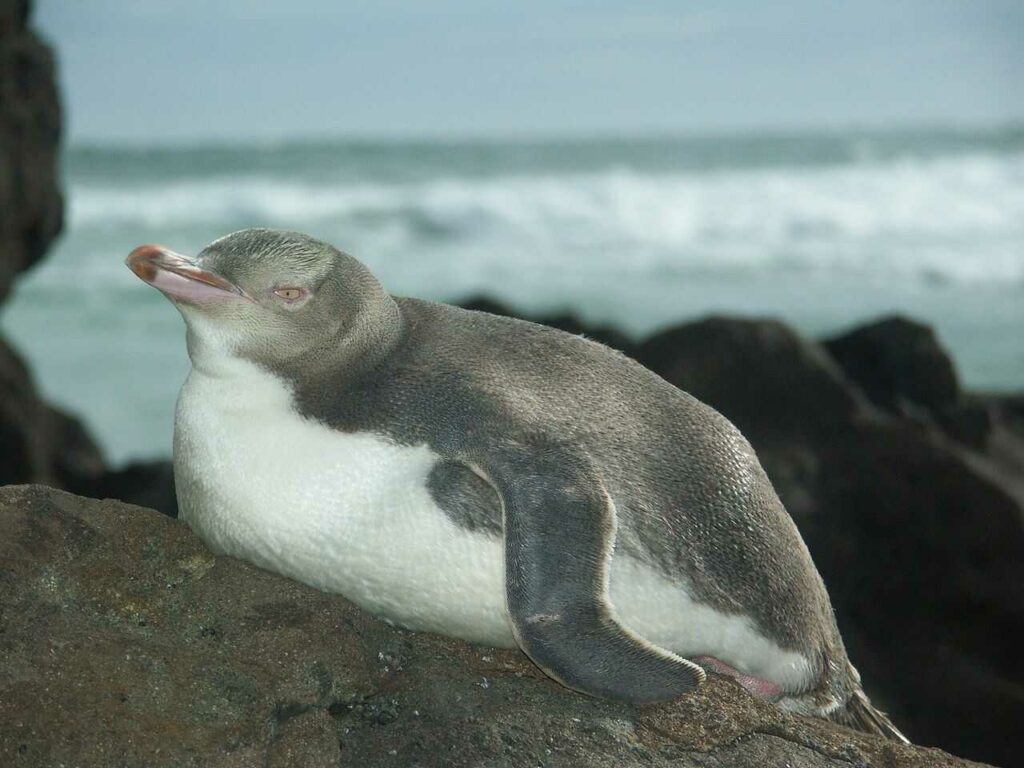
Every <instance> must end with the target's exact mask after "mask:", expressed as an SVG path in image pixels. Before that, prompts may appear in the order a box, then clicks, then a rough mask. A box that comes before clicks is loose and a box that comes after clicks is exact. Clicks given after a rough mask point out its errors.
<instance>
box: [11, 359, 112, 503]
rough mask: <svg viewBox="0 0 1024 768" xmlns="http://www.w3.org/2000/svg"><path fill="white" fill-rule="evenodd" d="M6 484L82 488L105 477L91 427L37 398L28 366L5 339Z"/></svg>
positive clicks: (101, 458)
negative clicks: (86, 426) (102, 476)
mask: <svg viewBox="0 0 1024 768" xmlns="http://www.w3.org/2000/svg"><path fill="white" fill-rule="evenodd" d="M0 457H2V459H0V483H2V484H9V483H45V484H47V485H55V486H59V487H64V486H82V485H85V484H89V483H92V482H94V481H95V480H96V479H97V478H98V477H99V476H100V475H101V474H102V473H103V472H104V465H103V457H102V455H101V453H100V450H99V448H98V447H97V446H96V444H95V443H94V442H93V441H92V439H91V438H90V437H89V435H88V433H87V432H86V431H85V428H84V427H83V426H82V425H81V424H80V423H79V422H78V421H77V420H76V419H74V418H72V417H71V416H69V415H67V414H66V413H64V412H62V411H60V410H58V409H57V408H54V407H53V406H50V405H48V404H47V403H45V402H44V401H43V400H42V399H40V398H39V396H38V395H37V394H36V391H35V386H34V385H33V382H32V378H31V376H30V374H29V371H28V368H27V367H26V366H25V363H24V362H23V361H22V360H21V358H20V357H19V356H18V355H17V353H16V352H15V351H14V350H13V349H11V348H10V347H9V346H8V345H7V344H6V343H4V341H3V340H2V339H0Z"/></svg>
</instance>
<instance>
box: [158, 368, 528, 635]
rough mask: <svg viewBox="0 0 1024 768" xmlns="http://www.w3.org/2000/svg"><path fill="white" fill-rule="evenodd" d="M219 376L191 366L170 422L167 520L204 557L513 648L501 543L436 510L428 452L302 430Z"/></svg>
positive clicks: (249, 379)
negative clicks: (170, 516)
mask: <svg viewBox="0 0 1024 768" xmlns="http://www.w3.org/2000/svg"><path fill="white" fill-rule="evenodd" d="M230 368H231V374H232V375H223V372H220V371H219V372H218V375H207V374H204V373H201V372H199V371H197V370H195V369H193V371H192V372H191V373H190V374H189V378H188V380H187V381H186V383H185V386H184V387H183V388H182V392H181V395H180V397H179V399H178V407H177V414H176V419H175V438H174V472H175V481H176V484H177V487H178V495H179V504H180V507H181V517H182V519H183V520H185V521H186V522H187V523H188V524H189V525H190V526H191V527H192V529H193V530H194V531H195V532H196V533H197V534H198V535H199V536H200V537H201V538H202V539H203V540H204V541H205V542H206V543H207V544H208V545H209V546H210V547H211V549H213V550H214V551H216V552H218V553H222V554H227V555H231V556H234V557H238V558H239V559H242V560H247V561H249V562H252V563H254V564H256V565H259V566H260V567H263V568H265V569H267V570H270V571H274V572H276V573H280V574H282V575H284V576H288V577H290V578H293V579H296V580H298V581H301V582H303V583H305V584H308V585H309V586H312V587H316V588H318V589H322V590H325V591H329V592H337V593H340V594H343V595H345V596H346V597H348V598H349V599H350V600H352V601H353V602H355V603H357V604H358V605H360V606H362V607H363V608H365V609H366V610H368V611H370V612H372V613H374V614H376V615H378V616H381V617H382V618H385V619H387V620H388V621H390V622H392V623H395V624H399V625H401V626H405V627H408V628H411V629H419V630H425V631H431V632H438V633H441V634H446V635H452V636H456V637H463V638H465V639H468V640H471V641H474V642H479V643H484V644H487V645H495V646H500V647H513V646H514V645H515V639H514V637H513V634H512V625H511V623H510V620H509V618H508V616H507V613H506V611H505V596H504V595H505V590H504V578H505V574H504V558H503V555H502V542H501V540H500V538H498V537H493V536H487V535H485V534H480V533H473V532H470V531H467V530H465V529H462V528H460V527H458V526H457V525H456V524H455V523H454V522H452V521H451V520H450V518H449V517H448V516H447V515H446V514H445V512H444V511H443V510H442V509H441V508H440V507H438V506H437V504H436V503H435V502H434V500H433V498H432V497H431V495H430V492H429V490H428V487H427V477H428V475H429V473H430V470H431V468H432V467H433V466H434V464H435V463H436V462H437V456H436V454H434V453H433V452H432V451H431V450H430V449H429V448H427V447H426V446H416V447H409V446H403V445H397V444H395V443H393V442H391V441H389V440H388V439H387V438H386V437H384V436H382V435H378V434H374V433H369V432H360V433H346V432H339V431H336V430H333V429H330V428H329V427H327V426H325V425H323V424H320V423H317V422H314V421H311V420H308V419H305V418H303V417H301V416H300V415H298V414H297V413H296V412H295V411H294V410H293V408H292V407H291V397H290V393H289V391H288V390H287V388H286V387H284V385H283V384H281V383H279V382H278V380H277V379H275V378H274V377H272V376H270V375H269V374H266V373H264V372H263V371H261V370H260V369H258V368H256V367H255V366H253V365H251V364H249V363H244V362H242V361H238V360H237V359H236V360H234V361H232V363H231V364H230Z"/></svg>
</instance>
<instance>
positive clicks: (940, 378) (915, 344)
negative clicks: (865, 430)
mask: <svg viewBox="0 0 1024 768" xmlns="http://www.w3.org/2000/svg"><path fill="white" fill-rule="evenodd" d="M823 343H824V346H825V348H826V349H827V350H828V352H829V353H830V354H831V355H832V357H833V358H835V360H836V361H837V362H838V363H839V365H840V366H842V368H843V370H844V371H845V372H846V375H847V376H849V377H850V379H851V380H853V381H854V382H856V383H857V384H858V385H859V386H860V387H861V389H863V390H864V392H865V393H866V394H867V396H868V397H869V398H871V400H872V401H873V402H875V403H877V404H878V405H880V406H881V407H883V408H885V409H886V410H889V411H893V412H897V413H900V412H906V411H909V412H913V410H914V409H915V408H924V409H926V410H928V411H931V412H933V413H941V412H942V411H945V410H947V409H950V408H953V407H954V406H955V405H956V404H957V400H958V398H959V396H960V385H959V382H958V381H957V375H956V368H955V367H954V365H953V359H952V358H951V357H950V356H949V353H948V352H946V350H945V349H943V347H942V345H941V344H940V343H939V340H938V338H936V336H935V332H934V331H933V330H932V329H931V328H929V327H928V326H927V325H924V324H923V323H919V322H917V321H915V320H910V319H909V318H906V317H901V316H899V315H896V316H892V317H884V318H881V319H879V320H876V321H875V322H873V323H869V324H867V325H863V326H860V327H858V328H855V329H853V330H851V331H848V332H846V333H842V334H840V335H838V336H835V337H833V338H830V339H827V340H826V341H825V342H823Z"/></svg>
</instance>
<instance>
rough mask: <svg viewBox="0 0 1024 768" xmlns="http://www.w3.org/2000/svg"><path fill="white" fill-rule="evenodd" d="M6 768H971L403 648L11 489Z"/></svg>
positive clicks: (318, 609)
mask: <svg viewBox="0 0 1024 768" xmlns="http://www.w3.org/2000/svg"><path fill="white" fill-rule="evenodd" d="M0 530H2V531H3V532H4V535H3V537H2V539H0V764H2V765H5V766H55V765H75V766H111V765H118V766H150V765H161V766H209V767H214V766H257V765H262V766H307V767H313V766H324V767H326V766H341V765H353V766H387V765H394V766H446V767H447V766H464V765H465V766H468V765H474V766H510V767H511V766H516V767H517V768H518V767H519V766H580V765H585V766H594V767H595V768H597V767H599V766H632V765H637V766H639V765H644V766H661V765H666V766H667V765H672V766H701V767H702V768H712V767H713V766H755V765H756V766H761V765H765V766H767V765H788V766H794V767H797V766H800V767H805V768H811V767H816V766H837V767H838V766H842V767H843V768H849V766H886V767H887V768H902V767H903V766H906V767H907V768H909V767H910V766H921V767H922V768H923V767H924V766H928V767H929V768H940V767H941V766H968V765H977V763H969V762H967V761H964V760H960V759H958V758H955V757H952V756H950V755H947V754H945V753H943V752H940V751H938V750H935V749H926V748H922V747H904V746H900V745H896V744H893V743H891V742H886V741H883V740H880V739H878V738H875V737H870V736H866V735H862V734H858V733H854V732H852V731H848V730H846V729H844V728H841V727H840V726H837V725H833V724H831V723H827V722H824V721H819V720H815V719H810V718H798V717H792V716H789V715H786V714H783V713H781V712H779V711H778V710H776V709H775V708H774V707H772V706H770V705H767V704H764V703H762V702H760V701H757V700H755V699H753V698H751V697H750V696H748V695H747V694H746V693H745V692H744V691H743V690H742V689H740V688H739V687H738V686H737V685H735V684H733V683H732V682H731V681H728V680H724V679H719V678H712V679H711V680H710V681H709V683H708V684H707V685H705V686H704V687H703V688H702V689H701V690H700V691H699V692H698V693H696V694H694V695H691V696H687V697H685V698H684V699H682V700H680V701H677V702H673V703H669V704H663V705H657V706H649V707H640V708H638V707H631V706H627V705H624V704H619V703H613V702H604V701H598V700H594V699H589V698H586V697H584V696H581V695H578V694H575V693H572V692H570V691H568V690H565V689H563V688H562V687H560V686H559V685H558V684H556V683H554V682H553V681H551V680H550V679H548V678H546V677H545V676H544V675H543V674H541V673H540V672H538V671H537V670H536V669H535V668H534V667H533V666H532V665H531V664H530V663H529V662H528V661H527V660H526V659H525V657H523V656H522V655H521V654H519V653H518V652H515V651H507V650H503V651H496V650H492V649H487V648H481V647H474V646H470V645H467V644H465V643H461V642H456V641H453V640H448V639H445V638H441V637H437V636H433V635H428V634H416V633H411V632H405V631H402V630H399V629H395V628H393V627H390V626H388V625H387V624H385V623H383V622H381V621H379V620H377V619H375V618H373V617H372V616H370V615H368V614H366V613H364V612H362V611H361V610H359V609H358V608H356V607H354V606H353V605H352V604H350V603H348V602H347V601H346V600H344V599H343V598H340V597H337V596H333V595H327V594H324V593H321V592H318V591H316V590H313V589H309V588H307V587H304V586H302V585H300V584H297V583H295V582H292V581H289V580H287V579H283V578H280V577H278V576H275V575H272V574H269V573H266V572H264V571H261V570H259V569H257V568H254V567H252V566H250V565H248V564H246V563H242V562H240V561H237V560H234V559H232V558H227V557H216V556H214V555H213V554H211V553H210V552H209V551H208V550H207V549H206V548H205V547H204V546H203V545H202V543H201V542H200V541H199V540H198V539H197V538H196V537H195V536H193V535H192V533H191V532H190V531H189V529H188V528H187V526H185V525H184V524H182V523H180V522H178V521H175V520H173V519H169V518H167V517H166V516H163V515H160V514H158V513H156V512H154V511H151V510H146V509H143V508H141V507H134V506H131V505H128V504H124V503H122V502H117V501H96V500H91V499H86V498H81V497H78V496H74V495H71V494H68V493H65V492H61V491H56V490H53V489H50V488H45V487H42V486H8V487H6V488H3V489H0Z"/></svg>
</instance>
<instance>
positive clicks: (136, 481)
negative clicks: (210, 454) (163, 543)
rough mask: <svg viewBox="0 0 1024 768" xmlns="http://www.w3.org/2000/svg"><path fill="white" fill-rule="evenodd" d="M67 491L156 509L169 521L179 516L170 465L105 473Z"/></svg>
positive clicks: (151, 464) (139, 466) (154, 463)
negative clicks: (168, 518) (90, 481)
mask: <svg viewBox="0 0 1024 768" xmlns="http://www.w3.org/2000/svg"><path fill="white" fill-rule="evenodd" d="M67 488H68V490H70V491H73V492H74V493H79V494H81V495H83V496H91V497H92V498H94V499H119V500H120V501H124V502H127V503H129V504H135V505H138V506H140V507H149V508H150V509H155V510H156V511H157V512H160V513H161V514H164V515H167V516H168V517H177V516H178V498H177V494H176V493H175V488H174V467H173V466H172V465H171V462H170V461H141V462H134V463H132V464H128V465H127V466H125V467H122V468H121V469H115V470H111V471H109V472H105V473H104V474H102V475H101V476H100V477H99V478H97V479H96V480H95V481H94V482H92V483H89V484H87V485H84V486H81V487H74V486H70V485H69V486H67Z"/></svg>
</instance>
